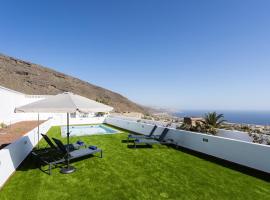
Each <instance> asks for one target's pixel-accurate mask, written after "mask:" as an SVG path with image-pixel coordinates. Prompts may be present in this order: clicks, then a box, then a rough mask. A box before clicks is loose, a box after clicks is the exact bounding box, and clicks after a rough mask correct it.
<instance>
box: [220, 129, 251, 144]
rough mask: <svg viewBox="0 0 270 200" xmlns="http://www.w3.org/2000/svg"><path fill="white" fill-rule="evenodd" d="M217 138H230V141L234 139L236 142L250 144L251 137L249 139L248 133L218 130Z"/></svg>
mask: <svg viewBox="0 0 270 200" xmlns="http://www.w3.org/2000/svg"><path fill="white" fill-rule="evenodd" d="M217 136H220V137H225V138H230V139H236V140H242V141H245V142H252V141H253V137H250V136H249V135H248V133H246V132H242V131H236V130H235V131H232V130H224V129H220V130H218V133H217Z"/></svg>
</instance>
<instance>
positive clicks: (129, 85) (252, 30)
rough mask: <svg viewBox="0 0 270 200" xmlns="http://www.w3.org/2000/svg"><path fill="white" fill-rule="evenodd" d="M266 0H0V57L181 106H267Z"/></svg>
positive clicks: (269, 35) (269, 16)
mask: <svg viewBox="0 0 270 200" xmlns="http://www.w3.org/2000/svg"><path fill="white" fill-rule="evenodd" d="M269 9H270V1H267V0H258V1H255V0H254V1H249V0H245V1H240V0H231V1H230V0H218V1H217V0H212V1H209V0H208V1H207V0H205V1H200V0H197V1H193V0H189V1H188V0H185V1H180V0H175V1H174V0H170V1H165V0H162V1H158V0H143V1H140V0H136V1H131V0H130V1H128V0H123V1H118V0H114V1H109V0H108V1H104V0H100V1H97V0H96V1H94V0H93V1H67V0H66V1H27V0H25V1H12V0H8V1H5V0H4V1H1V12H0V24H1V31H0V52H1V53H3V54H7V55H11V56H14V57H18V58H21V59H24V60H28V61H32V62H34V63H38V64H42V65H44V66H48V67H50V68H53V69H56V70H58V71H61V72H64V73H67V74H70V75H73V76H75V77H78V78H81V79H83V80H86V81H88V82H90V83H93V84H96V85H99V86H102V87H105V88H108V89H111V90H113V91H116V92H119V93H121V94H123V95H124V96H127V97H128V98H129V99H131V100H133V101H136V102H138V103H140V104H145V105H152V106H161V107H167V108H177V109H180V110H181V109H221V110H231V109H239V110H243V109H244V110H245V109H246V110H270V90H269V86H270V78H269V77H270V12H269Z"/></svg>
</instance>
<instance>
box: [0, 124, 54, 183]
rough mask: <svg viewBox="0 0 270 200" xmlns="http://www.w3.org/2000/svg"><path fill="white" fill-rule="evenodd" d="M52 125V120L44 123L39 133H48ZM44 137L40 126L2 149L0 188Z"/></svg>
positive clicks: (0, 153)
mask: <svg viewBox="0 0 270 200" xmlns="http://www.w3.org/2000/svg"><path fill="white" fill-rule="evenodd" d="M50 127H51V120H48V121H46V122H44V123H42V124H41V125H40V127H39V133H47V132H48V130H49V129H50ZM41 138H42V137H41V136H40V135H38V128H37V127H36V128H34V129H33V130H31V131H29V132H28V133H26V134H25V135H24V136H22V137H21V138H19V139H18V140H16V141H15V142H13V143H11V144H10V145H8V146H6V147H5V148H3V149H1V150H0V188H1V187H2V186H3V185H4V183H5V182H6V181H7V179H8V178H9V177H10V176H11V175H12V174H13V173H14V172H15V170H16V168H17V167H18V166H19V165H20V164H21V163H22V161H23V160H24V159H25V158H26V157H27V155H28V154H29V153H30V152H31V150H32V149H33V148H34V147H35V146H36V145H37V143H38V142H39V140H40V139H41Z"/></svg>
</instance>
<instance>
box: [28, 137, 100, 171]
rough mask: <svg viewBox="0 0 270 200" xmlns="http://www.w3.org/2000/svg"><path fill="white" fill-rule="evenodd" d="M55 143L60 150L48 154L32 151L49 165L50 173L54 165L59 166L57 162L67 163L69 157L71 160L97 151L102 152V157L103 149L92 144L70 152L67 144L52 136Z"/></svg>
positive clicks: (43, 162)
mask: <svg viewBox="0 0 270 200" xmlns="http://www.w3.org/2000/svg"><path fill="white" fill-rule="evenodd" d="M52 139H53V141H54V142H55V144H56V145H57V147H58V150H59V151H56V152H53V153H48V154H47V155H45V154H43V155H40V154H37V153H35V152H32V155H33V156H34V157H35V158H36V159H38V160H39V162H41V164H45V165H49V169H48V171H49V174H51V170H52V167H53V166H57V164H61V163H66V162H67V158H69V160H73V159H77V158H81V157H85V156H89V155H93V154H95V153H100V158H102V150H101V149H99V148H93V147H92V146H91V149H90V147H89V148H84V149H78V150H74V151H71V152H69V153H68V151H67V148H66V146H65V145H64V144H63V143H62V142H61V141H60V140H58V139H56V138H52Z"/></svg>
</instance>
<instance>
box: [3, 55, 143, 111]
mask: <svg viewBox="0 0 270 200" xmlns="http://www.w3.org/2000/svg"><path fill="white" fill-rule="evenodd" d="M0 85H1V86H4V87H7V88H10V89H13V90H16V91H19V92H23V93H25V94H58V93H62V92H64V91H69V92H73V93H76V94H79V95H81V96H85V97H88V98H90V99H93V100H97V101H100V102H102V103H106V104H108V105H111V106H113V107H114V108H115V111H118V112H127V111H129V112H130V111H133V112H141V113H144V112H145V108H144V107H142V106H140V105H138V104H136V103H134V102H132V101H130V100H128V99H127V98H125V97H123V96H122V95H120V94H118V93H115V92H112V91H110V90H107V89H104V88H101V87H98V86H96V85H93V84H90V83H88V82H85V81H82V80H80V79H78V78H74V77H71V76H68V75H66V74H63V73H60V72H57V71H55V70H52V69H49V68H46V67H43V66H40V65H36V64H33V63H29V62H25V61H22V60H19V59H16V58H12V57H9V56H5V55H2V54H0Z"/></svg>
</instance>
